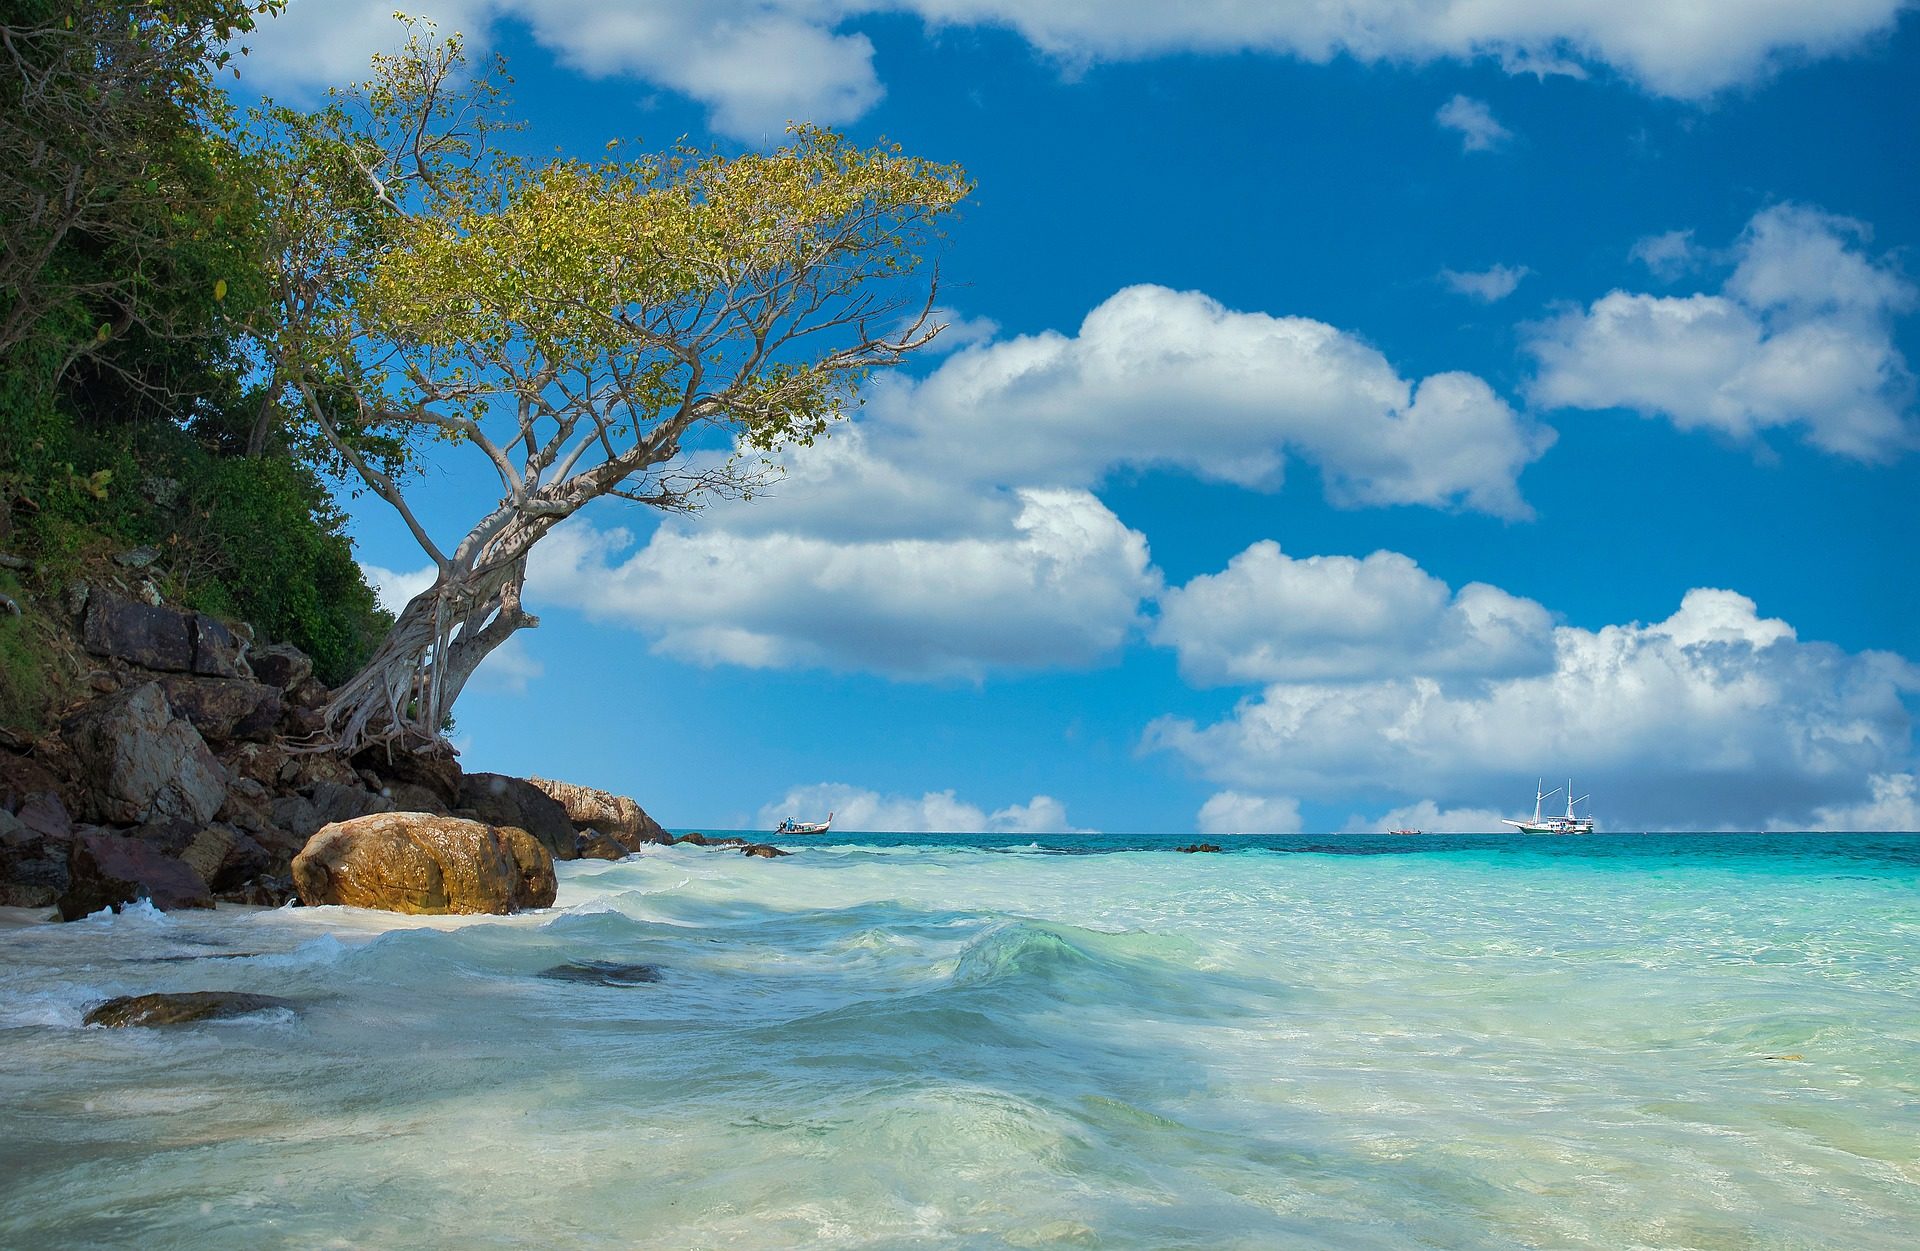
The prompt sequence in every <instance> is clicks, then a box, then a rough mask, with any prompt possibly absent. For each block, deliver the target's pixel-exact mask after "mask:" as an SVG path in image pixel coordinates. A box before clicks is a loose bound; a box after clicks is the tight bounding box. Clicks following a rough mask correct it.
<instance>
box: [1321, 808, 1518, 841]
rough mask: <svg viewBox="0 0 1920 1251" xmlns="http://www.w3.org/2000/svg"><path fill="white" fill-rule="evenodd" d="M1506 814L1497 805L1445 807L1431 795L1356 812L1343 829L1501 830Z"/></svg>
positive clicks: (1365, 831)
mask: <svg viewBox="0 0 1920 1251" xmlns="http://www.w3.org/2000/svg"><path fill="white" fill-rule="evenodd" d="M1502 815H1508V816H1511V815H1513V814H1511V813H1507V814H1502V813H1501V812H1499V811H1498V810H1496V809H1493V808H1443V807H1441V806H1440V805H1439V804H1436V803H1434V802H1433V801H1432V800H1431V799H1422V800H1417V801H1415V802H1414V803H1410V804H1402V805H1400V806H1399V807H1398V808H1393V809H1389V810H1388V811H1387V812H1385V813H1383V814H1382V815H1380V816H1378V817H1365V816H1360V815H1358V814H1356V815H1354V816H1352V817H1349V818H1348V819H1347V824H1346V826H1345V827H1344V828H1343V830H1342V833H1346V834H1384V833H1387V832H1388V831H1390V830H1419V831H1420V832H1421V833H1422V834H1485V833H1488V832H1493V833H1498V832H1500V831H1503V830H1506V829H1507V827H1506V826H1504V825H1502V824H1500V818H1501V816H1502ZM1524 815H1528V816H1531V815H1532V813H1531V812H1528V813H1526V814H1524Z"/></svg>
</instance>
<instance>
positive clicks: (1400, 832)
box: [1387, 830, 1420, 834]
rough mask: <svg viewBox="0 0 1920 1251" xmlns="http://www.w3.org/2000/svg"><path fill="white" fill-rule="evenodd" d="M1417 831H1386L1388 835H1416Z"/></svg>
mask: <svg viewBox="0 0 1920 1251" xmlns="http://www.w3.org/2000/svg"><path fill="white" fill-rule="evenodd" d="M1419 832H1420V831H1419V830H1388V831H1387V833H1389V834H1418V833H1419Z"/></svg>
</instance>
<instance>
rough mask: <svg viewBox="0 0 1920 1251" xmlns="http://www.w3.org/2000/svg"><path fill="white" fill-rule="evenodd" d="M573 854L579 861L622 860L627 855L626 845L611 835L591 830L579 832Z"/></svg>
mask: <svg viewBox="0 0 1920 1251" xmlns="http://www.w3.org/2000/svg"><path fill="white" fill-rule="evenodd" d="M574 854H575V857H576V858H577V859H581V860H622V859H625V858H626V856H627V855H628V854H629V853H628V852H627V848H626V845H625V844H624V843H622V842H621V841H620V840H619V839H617V838H615V837H614V836H613V835H611V834H608V833H605V832H603V831H601V830H596V829H592V828H588V829H584V830H581V831H580V841H579V842H577V843H575V844H574Z"/></svg>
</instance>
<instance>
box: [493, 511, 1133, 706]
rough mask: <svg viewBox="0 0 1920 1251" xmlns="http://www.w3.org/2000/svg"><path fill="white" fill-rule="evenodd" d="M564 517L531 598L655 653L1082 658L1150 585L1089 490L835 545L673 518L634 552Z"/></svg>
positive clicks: (932, 670) (831, 659) (929, 669)
mask: <svg viewBox="0 0 1920 1251" xmlns="http://www.w3.org/2000/svg"><path fill="white" fill-rule="evenodd" d="M632 541H633V540H632V535H631V534H629V533H628V532H626V531H620V530H616V531H598V530H594V529H592V528H591V527H588V526H586V525H583V524H577V523H576V524H575V525H572V526H569V527H565V528H563V529H561V530H558V531H556V532H555V533H554V534H552V535H551V536H549V538H548V539H547V541H546V542H545V543H544V544H543V545H542V546H541V547H540V548H539V549H537V550H536V554H535V558H534V565H533V569H532V571H531V575H530V577H529V582H528V588H529V596H530V597H531V598H534V599H536V600H538V601H543V602H560V603H565V604H570V605H573V606H576V607H578V608H580V609H581V610H583V611H584V612H586V613H587V615H588V616H590V617H593V618H595V619H597V620H614V621H618V622H621V623H623V624H627V625H631V626H634V627H636V628H638V629H640V630H642V631H643V632H645V633H647V634H649V635H651V636H652V637H653V638H654V639H655V641H656V645H657V650H659V651H660V652H662V653H664V654H667V655H672V656H677V657H680V658H682V659H686V660H692V661H696V662H699V663H705V664H714V663H728V664H737V665H746V666H749V667H754V668H775V667H792V666H819V667H825V668H830V669H842V670H847V669H861V670H868V671H877V672H882V673H887V674H891V675H895V676H900V677H918V678H929V677H933V678H937V677H978V676H980V675H981V674H982V673H983V672H985V671H986V670H987V669H989V668H1043V667H1058V666H1064V667H1076V666H1085V665H1090V664H1093V663H1095V662H1097V661H1098V660H1100V659H1101V658H1102V657H1103V656H1105V655H1107V654H1108V653H1110V652H1112V651H1114V650H1115V649H1117V648H1118V647H1119V646H1120V644H1121V643H1122V642H1123V641H1124V640H1125V638H1126V636H1127V634H1128V632H1129V631H1130V630H1131V629H1132V628H1133V625H1134V623H1135V621H1136V619H1137V616H1138V611H1139V603H1140V601H1141V599H1142V598H1143V597H1145V596H1147V595H1150V594H1152V593H1153V592H1154V591H1156V590H1157V589H1158V574H1157V573H1156V572H1154V571H1153V570H1152V569H1150V567H1149V565H1148V561H1147V545H1146V540H1145V539H1144V538H1143V537H1142V536H1141V535H1140V534H1139V533H1137V532H1135V531H1133V530H1129V529H1128V528H1127V527H1126V526H1124V525H1122V524H1121V523H1120V521H1119V519H1118V518H1116V517H1115V516H1114V515H1113V514H1112V513H1111V512H1110V511H1108V509H1107V508H1106V506H1105V505H1103V504H1101V503H1100V501H1099V500H1097V499H1095V498H1094V497H1093V496H1092V495H1090V494H1088V493H1087V492H1085V491H1078V490H1066V489H1040V488H1030V489H1023V490H1021V491H1019V492H1017V493H1016V494H1015V496H1014V499H1013V502H1012V504H1011V506H1010V507H1009V508H1008V510H1007V511H1006V513H1005V515H1004V516H1003V517H1002V518H1001V520H1000V521H999V523H998V525H997V527H996V528H995V529H994V530H993V531H991V532H989V533H985V534H967V535H963V536H959V537H953V538H946V539H906V538H895V539H884V540H872V541H860V540H855V541H846V542H836V541H833V540H829V539H824V538H819V537H815V536H812V535H807V534H800V533H793V532H789V531H776V532H772V533H763V534H738V533H734V532H731V531H728V530H725V529H719V528H710V527H698V526H692V525H685V524H681V523H677V522H670V523H667V524H665V525H663V526H662V527H661V528H660V529H659V530H657V531H656V532H655V533H654V535H653V537H652V539H651V540H650V541H649V542H648V543H647V544H646V545H645V546H644V547H642V548H641V549H640V550H639V551H638V552H636V553H634V554H633V555H631V556H626V557H624V558H623V557H622V553H623V552H624V551H625V549H626V548H628V547H629V546H630V545H631V544H632Z"/></svg>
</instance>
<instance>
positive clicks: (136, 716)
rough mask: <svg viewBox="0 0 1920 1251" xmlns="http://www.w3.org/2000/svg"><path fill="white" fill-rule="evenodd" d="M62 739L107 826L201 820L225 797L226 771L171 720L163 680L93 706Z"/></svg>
mask: <svg viewBox="0 0 1920 1251" xmlns="http://www.w3.org/2000/svg"><path fill="white" fill-rule="evenodd" d="M61 733H62V734H63V735H64V736H65V737H66V740H67V742H68V743H70V744H72V746H73V751H74V755H75V757H76V758H77V760H78V762H79V764H80V767H81V769H82V770H83V773H84V776H86V778H87V779H88V781H89V782H90V783H91V789H90V791H89V793H88V800H89V807H90V808H91V809H92V810H94V813H95V815H97V816H99V817H100V818H102V819H104V820H107V821H111V822H116V823H120V824H130V823H132V822H136V821H154V820H167V819H184V820H190V821H202V822H204V821H208V820H211V819H212V817H213V814H214V813H216V812H218V811H219V810H220V805H221V803H222V802H223V801H224V800H225V799H226V794H227V776H226V770H224V769H223V768H221V767H220V762H219V761H218V760H216V759H214V757H213V753H212V752H210V751H208V750H207V745H206V743H205V741H204V740H202V739H201V737H200V736H199V735H198V734H196V733H194V730H193V727H192V726H190V725H188V724H187V723H186V722H185V721H183V720H181V719H180V718H178V717H176V716H174V715H173V711H172V709H171V708H170V707H169V706H168V704H167V699H166V696H165V695H164V694H163V693H162V692H161V689H160V684H159V683H158V682H148V683H145V684H144V685H141V686H136V687H134V688H133V689H132V690H130V691H122V692H120V693H119V694H118V695H110V696H108V697H106V698H105V699H101V700H98V701H96V702H94V703H92V704H89V705H88V706H86V707H85V708H83V709H82V710H81V711H80V712H78V713H76V714H75V715H74V716H72V717H70V718H69V719H68V720H67V721H66V722H65V723H64V724H63V725H62V727H61Z"/></svg>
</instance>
